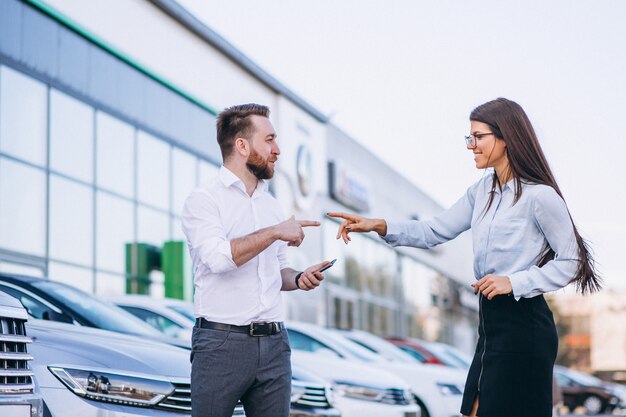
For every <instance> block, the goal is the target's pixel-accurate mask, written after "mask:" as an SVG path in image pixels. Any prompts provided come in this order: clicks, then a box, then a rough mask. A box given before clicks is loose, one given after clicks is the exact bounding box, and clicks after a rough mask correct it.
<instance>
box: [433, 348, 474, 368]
mask: <svg viewBox="0 0 626 417" xmlns="http://www.w3.org/2000/svg"><path fill="white" fill-rule="evenodd" d="M426 347H427V348H428V349H429V350H430V351H431V352H432V353H434V354H435V355H436V356H437V357H438V358H439V359H441V360H442V361H443V362H445V363H446V365H448V366H453V367H455V368H469V367H470V365H471V362H468V361H467V360H466V359H465V358H463V357H461V355H460V354H457V353H456V352H455V351H454V350H453V349H451V348H449V347H448V346H446V345H444V344H440V343H428V344H426Z"/></svg>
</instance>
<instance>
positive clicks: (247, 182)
mask: <svg viewBox="0 0 626 417" xmlns="http://www.w3.org/2000/svg"><path fill="white" fill-rule="evenodd" d="M224 166H225V167H226V168H228V169H229V170H230V171H231V172H232V173H233V174H235V175H236V176H237V177H239V179H240V180H241V181H242V182H243V185H244V186H245V187H246V193H247V194H248V195H249V196H250V197H252V194H254V190H256V187H257V185H258V184H259V180H258V178H257V177H256V176H255V175H254V174H253V173H252V172H250V170H249V169H248V167H246V166H245V164H244V165H240V164H236V163H232V162H230V161H229V162H224Z"/></svg>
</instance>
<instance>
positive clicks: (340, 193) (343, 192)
mask: <svg viewBox="0 0 626 417" xmlns="http://www.w3.org/2000/svg"><path fill="white" fill-rule="evenodd" d="M328 179H329V183H330V184H329V190H330V197H331V198H332V199H334V200H336V201H337V202H339V203H341V204H343V205H344V206H347V207H350V208H352V209H354V210H357V211H367V210H369V190H368V186H367V184H366V183H365V181H363V175H361V174H360V173H359V172H357V171H355V170H353V169H351V168H349V167H347V166H346V165H345V164H342V163H340V162H337V161H330V162H329V163H328Z"/></svg>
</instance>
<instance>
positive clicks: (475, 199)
mask: <svg viewBox="0 0 626 417" xmlns="http://www.w3.org/2000/svg"><path fill="white" fill-rule="evenodd" d="M491 183H492V176H491V175H485V176H484V177H483V178H482V179H481V180H480V181H478V182H477V183H475V184H474V185H472V186H471V187H470V188H469V189H468V190H467V192H466V193H465V195H464V196H463V197H462V198H461V199H460V200H459V201H457V202H456V203H455V204H454V205H453V206H452V207H450V208H449V209H448V210H446V211H444V212H442V213H441V214H439V215H438V216H436V217H435V218H433V219H430V220H425V221H415V220H412V221H404V222H387V235H386V236H384V237H383V239H384V240H385V241H386V242H387V243H389V244H390V245H392V246H412V247H416V248H424V249H426V248H431V247H433V246H436V245H439V244H441V243H444V242H447V241H448V240H451V239H454V238H455V237H456V236H458V235H459V234H460V233H462V232H464V231H466V230H467V229H469V228H471V229H472V240H473V246H474V275H475V277H476V279H481V278H482V277H484V276H485V275H488V274H495V275H506V276H508V277H509V278H510V280H511V284H512V287H513V295H514V297H515V299H516V300H519V299H520V298H522V297H525V298H531V297H534V296H537V295H539V294H543V293H546V292H549V291H555V290H558V289H560V288H563V287H565V286H566V285H567V284H569V283H570V281H571V280H572V278H573V277H574V275H575V273H576V269H577V266H578V259H579V254H578V245H577V244H576V239H575V235H574V227H573V224H572V221H571V219H570V216H569V212H568V210H567V207H566V205H565V202H564V201H563V199H562V198H561V197H560V196H559V195H558V194H557V193H556V191H555V190H554V189H553V188H552V187H549V186H546V185H539V184H531V183H522V196H521V197H520V199H519V200H518V201H517V202H516V203H515V204H513V200H514V197H515V184H514V182H513V180H511V181H510V182H508V183H507V184H506V185H505V186H504V187H503V189H502V191H500V189H499V187H498V186H496V191H495V196H494V199H493V203H492V205H491V207H490V208H489V210H488V211H486V212H485V208H486V207H487V201H488V199H489V193H490V191H491ZM546 244H549V245H550V247H551V248H552V250H554V252H555V257H554V260H552V261H550V262H548V263H546V264H545V265H544V266H542V267H541V268H539V267H537V266H536V264H537V261H538V260H539V258H540V256H541V254H543V252H544V248H545V247H546Z"/></svg>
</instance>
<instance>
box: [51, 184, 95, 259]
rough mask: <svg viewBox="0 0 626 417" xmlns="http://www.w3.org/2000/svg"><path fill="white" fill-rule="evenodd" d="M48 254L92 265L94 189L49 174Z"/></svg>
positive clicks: (52, 256) (56, 257)
mask: <svg viewBox="0 0 626 417" xmlns="http://www.w3.org/2000/svg"><path fill="white" fill-rule="evenodd" d="M50 257H51V258H55V259H61V260H64V261H69V262H74V263H78V264H83V265H86V266H92V265H93V190H92V189H91V188H90V187H86V186H84V185H81V184H78V183H75V182H73V181H70V180H66V179H64V178H61V177H57V176H56V175H52V176H51V177H50Z"/></svg>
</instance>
